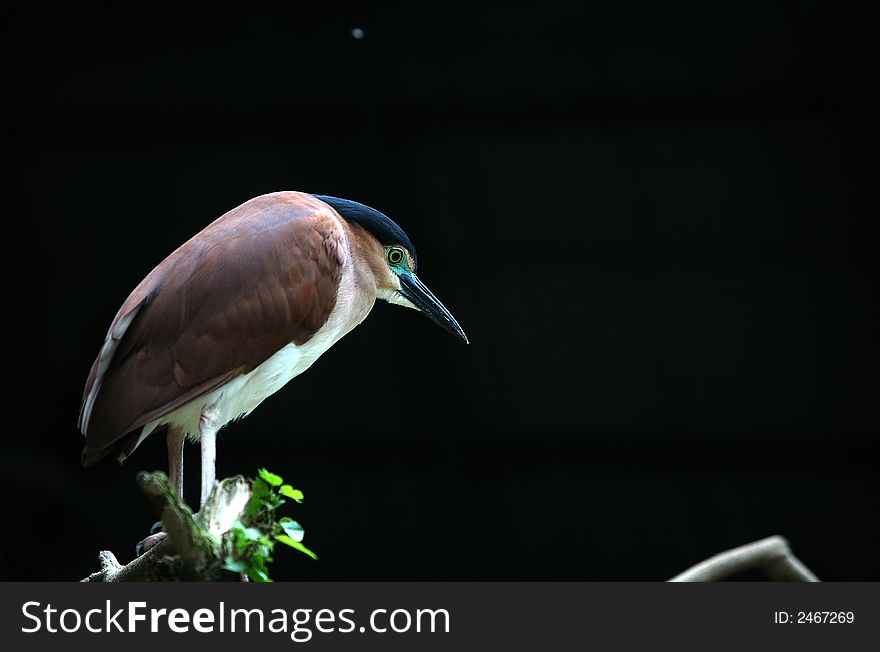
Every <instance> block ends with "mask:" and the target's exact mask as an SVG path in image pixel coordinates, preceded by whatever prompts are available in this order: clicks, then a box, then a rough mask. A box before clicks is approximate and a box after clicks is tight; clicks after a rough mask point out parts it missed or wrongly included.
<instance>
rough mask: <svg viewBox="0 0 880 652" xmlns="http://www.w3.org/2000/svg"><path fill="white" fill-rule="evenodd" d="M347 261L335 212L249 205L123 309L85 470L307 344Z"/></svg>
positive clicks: (212, 228) (87, 395) (96, 373)
mask: <svg viewBox="0 0 880 652" xmlns="http://www.w3.org/2000/svg"><path fill="white" fill-rule="evenodd" d="M345 255H346V248H345V236H344V233H343V227H342V225H341V224H340V221H339V219H338V218H337V217H336V216H335V213H334V211H333V210H332V209H330V208H329V207H328V206H327V205H326V204H324V203H323V202H321V201H320V200H318V199H316V198H314V197H312V196H311V195H307V194H304V193H298V192H279V193H273V194H270V195H263V196H261V197H257V198H255V199H252V200H250V201H248V202H245V203H244V204H242V205H241V206H239V207H238V208H235V209H233V210H231V211H230V212H228V213H226V214H225V215H223V216H222V217H220V218H219V219H217V220H216V221H215V222H213V223H212V224H210V225H209V226H208V227H206V228H205V229H204V230H203V231H201V232H200V233H198V234H197V235H196V236H194V237H193V238H192V239H191V240H189V241H188V242H186V243H185V244H184V245H182V246H181V247H180V248H178V249H177V250H176V251H175V252H174V253H172V254H171V255H170V256H168V258H166V259H165V260H164V261H162V262H161V263H160V264H159V265H158V266H157V267H156V268H155V269H154V270H153V271H152V272H150V274H148V275H147V277H146V278H145V279H144V280H143V281H142V282H141V284H140V285H138V287H137V288H135V290H134V292H132V294H131V296H129V297H128V299H127V300H126V301H125V303H124V304H123V305H122V308H121V309H120V310H119V312H118V313H117V315H116V317H115V319H114V320H113V323H112V324H111V326H110V330H109V332H108V335H107V340H106V341H105V344H104V346H103V347H102V349H101V352H100V354H99V355H98V358H97V359H96V360H95V363H94V364H93V365H92V370H91V373H90V374H89V378H88V381H87V383H86V387H85V392H84V395H83V403H82V408H81V411H80V429H81V430H82V432H83V434H85V435H86V446H85V449H84V450H83V464H85V465H86V466H89V465H91V464H93V463H95V462H97V461H98V460H99V459H101V458H102V457H104V456H105V455H108V454H110V453H114V452H116V450H117V449H118V448H119V447H120V446H124V447H125V448H132V447H133V446H131V442H124V441H123V439H124V438H125V436H126V435H127V434H129V433H132V435H134V434H135V433H133V431H135V430H136V429H138V428H141V427H142V426H143V425H144V424H147V423H149V422H150V421H153V420H155V419H158V418H159V417H161V416H164V415H165V414H168V413H169V412H172V411H173V410H175V409H176V408H178V407H180V406H182V405H184V404H186V403H187V402H189V401H191V400H193V399H195V398H197V397H199V396H201V395H202V394H205V393H207V392H209V391H211V390H213V389H216V388H217V387H219V386H221V385H223V384H224V383H226V382H228V381H229V380H230V379H232V378H234V377H236V376H238V375H241V374H245V373H248V372H250V371H251V370H253V369H254V368H256V367H257V366H258V365H260V364H261V363H262V362H264V361H265V360H266V359H268V358H269V357H270V356H271V355H272V354H273V353H275V352H276V351H278V350H279V349H281V348H282V347H283V346H285V345H287V344H289V343H290V342H294V343H296V344H303V343H305V342H307V341H308V340H309V339H310V338H311V337H312V336H313V335H314V334H315V332H317V331H318V330H319V329H320V328H321V326H323V325H324V323H325V322H326V321H327V317H328V316H329V314H330V312H331V310H332V309H333V306H334V305H335V303H336V295H337V289H338V287H339V280H340V275H341V270H342V265H343V263H344V261H345ZM128 439H131V436H129V438H128Z"/></svg>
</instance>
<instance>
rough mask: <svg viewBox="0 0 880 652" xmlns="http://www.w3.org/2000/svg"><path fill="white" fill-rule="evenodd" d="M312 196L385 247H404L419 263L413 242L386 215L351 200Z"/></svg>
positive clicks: (414, 260)
mask: <svg viewBox="0 0 880 652" xmlns="http://www.w3.org/2000/svg"><path fill="white" fill-rule="evenodd" d="M312 196H313V197H315V198H317V199H320V200H321V201H322V202H324V203H325V204H329V205H330V206H332V207H333V208H334V210H336V212H337V213H339V214H340V215H341V216H342V218H343V219H344V220H346V221H347V222H353V223H355V224H357V225H359V226H361V227H363V228H364V229H366V230H367V231H368V232H369V233H371V234H372V235H373V237H374V238H376V240H378V241H379V242H381V243H382V244H383V245H400V246H401V247H404V248H405V249H406V250H407V251H408V252H409V253H410V254H411V255H412V257H413V262H416V263H417V262H418V259H417V258H416V248H415V246H414V245H413V243H412V241H410V239H409V237H408V236H407V235H406V233H404V232H403V229H401V228H400V227H399V226H398V225H397V224H396V223H395V222H394V220H392V219H391V218H390V217H388V216H387V215H385V214H384V213H380V212H379V211H377V210H376V209H375V208H370V207H369V206H365V205H364V204H359V203H358V202H356V201H351V200H350V199H340V198H339V197H330V196H329V195H312Z"/></svg>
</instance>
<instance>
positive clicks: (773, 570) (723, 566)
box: [669, 536, 820, 582]
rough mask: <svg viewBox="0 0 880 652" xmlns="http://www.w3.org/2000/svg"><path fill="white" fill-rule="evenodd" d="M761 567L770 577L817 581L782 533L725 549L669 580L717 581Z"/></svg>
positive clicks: (774, 578)
mask: <svg viewBox="0 0 880 652" xmlns="http://www.w3.org/2000/svg"><path fill="white" fill-rule="evenodd" d="M754 570H763V571H764V572H765V573H766V574H767V577H768V578H769V579H771V580H776V581H781V582H818V581H820V580H819V578H818V577H816V576H815V575H814V574H813V572H812V571H811V570H810V569H809V568H807V567H806V566H804V564H803V563H802V562H801V560H800V559H798V558H797V557H795V556H794V553H792V551H791V548H790V547H789V545H788V541H787V540H786V539H785V538H783V537H781V536H772V537H767V538H766V539H761V540H760V541H754V542H752V543H747V544H746V545H744V546H739V547H738V548H733V549H732V550H726V551H725V552H721V553H718V554H717V555H715V556H714V557H710V558H709V559H707V560H705V561H701V562H700V563H699V564H697V565H696V566H692V567H691V568H689V569H687V570H686V571H684V572H683V573H679V574H678V575H676V576H675V577H673V578H672V579H670V580H669V581H670V582H717V581H719V580H723V579H726V578H728V577H731V576H733V575H737V574H739V573H744V572H747V571H754Z"/></svg>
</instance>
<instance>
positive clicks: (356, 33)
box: [351, 27, 364, 40]
mask: <svg viewBox="0 0 880 652" xmlns="http://www.w3.org/2000/svg"><path fill="white" fill-rule="evenodd" d="M351 35H352V36H353V37H354V38H356V39H357V40H361V39H362V38H364V30H362V29H361V28H360V27H354V28H352V30H351Z"/></svg>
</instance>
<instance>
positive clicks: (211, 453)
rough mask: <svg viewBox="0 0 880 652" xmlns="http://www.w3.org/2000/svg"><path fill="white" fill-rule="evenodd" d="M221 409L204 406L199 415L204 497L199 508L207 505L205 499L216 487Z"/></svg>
mask: <svg viewBox="0 0 880 652" xmlns="http://www.w3.org/2000/svg"><path fill="white" fill-rule="evenodd" d="M219 417H220V415H219V410H218V409H217V407H216V406H206V407H204V408H202V415H201V416H200V417H199V434H200V441H201V445H202V497H201V499H200V501H199V509H201V508H202V507H204V506H205V501H206V500H208V496H209V495H210V494H211V490H212V489H213V488H214V483H215V482H216V481H217V473H216V466H217V429H218V428H219V426H220V424H219Z"/></svg>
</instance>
